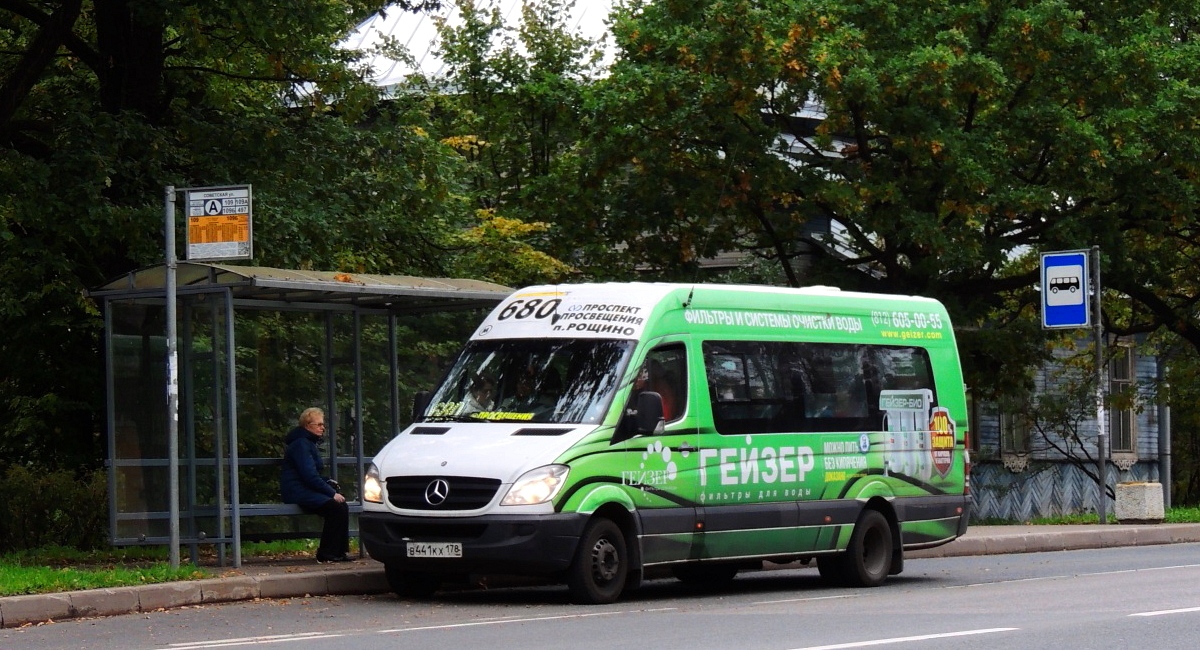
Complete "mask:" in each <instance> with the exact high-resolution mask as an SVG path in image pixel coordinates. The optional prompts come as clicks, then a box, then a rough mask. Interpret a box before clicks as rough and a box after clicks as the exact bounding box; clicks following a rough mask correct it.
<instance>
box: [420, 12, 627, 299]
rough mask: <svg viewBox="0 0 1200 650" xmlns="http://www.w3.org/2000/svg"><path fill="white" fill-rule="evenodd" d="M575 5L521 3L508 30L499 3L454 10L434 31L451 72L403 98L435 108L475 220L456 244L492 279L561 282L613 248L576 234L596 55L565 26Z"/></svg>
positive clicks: (468, 260)
mask: <svg viewBox="0 0 1200 650" xmlns="http://www.w3.org/2000/svg"><path fill="white" fill-rule="evenodd" d="M573 5H574V2H573V1H572V0H543V1H540V2H529V3H522V6H521V16H520V19H519V20H518V21H516V22H512V21H507V22H506V20H505V19H504V18H503V17H502V16H501V15H500V7H499V5H498V4H497V3H496V2H494V1H493V2H486V3H476V2H469V1H466V0H460V1H458V2H456V3H455V6H456V8H457V10H458V12H459V15H460V16H461V17H462V20H461V23H460V24H458V25H457V26H455V25H451V24H448V23H443V24H442V25H441V27H440V29H439V33H440V38H441V44H440V46H439V48H438V52H437V54H438V56H439V57H440V58H441V60H442V61H443V62H444V63H445V69H446V72H445V74H443V75H441V76H438V77H435V78H424V77H421V76H416V77H414V78H413V79H412V80H411V81H410V82H409V83H408V84H407V85H406V86H405V87H404V88H403V90H402V92H401V93H399V97H398V98H397V102H400V103H404V102H426V103H428V104H429V105H430V106H431V108H430V109H429V112H430V113H431V114H432V115H435V116H436V117H437V119H436V120H435V122H434V124H433V126H432V129H433V130H434V134H435V136H436V137H438V138H440V139H441V140H442V141H443V142H445V143H447V144H449V145H450V146H452V147H454V148H455V150H457V151H458V152H459V153H460V155H461V156H462V160H463V162H464V164H465V175H464V179H465V181H466V183H467V184H468V187H469V189H468V193H467V197H466V198H467V200H468V201H469V202H470V204H471V206H472V207H473V208H474V209H475V210H476V214H477V216H478V219H479V221H478V223H477V225H476V226H475V227H474V228H472V229H471V230H470V231H469V232H466V233H464V234H463V235H462V237H460V238H459V241H460V242H461V244H462V246H463V249H464V251H465V255H464V256H463V258H462V261H463V262H464V263H465V264H467V265H469V267H470V268H472V269H475V270H476V271H477V272H482V273H483V274H484V276H485V277H487V278H488V279H490V280H493V281H496V282H500V283H505V284H512V285H523V284H531V283H536V282H545V281H559V280H561V279H563V278H565V277H568V276H569V275H571V274H572V273H575V270H574V269H573V268H571V267H570V266H569V265H568V264H567V263H564V262H561V261H559V259H560V258H561V259H563V260H568V261H569V260H571V259H572V258H573V257H574V256H575V252H576V249H577V248H578V247H588V248H592V249H596V248H603V247H605V246H606V245H607V243H606V242H604V241H603V240H602V239H601V238H598V237H596V233H595V232H591V233H578V234H581V235H582V236H579V237H574V236H571V234H573V233H574V231H569V228H570V224H571V223H572V219H573V215H574V212H575V211H574V206H573V205H571V204H570V202H569V201H567V200H566V197H569V196H573V192H571V190H570V189H569V188H568V187H566V186H567V185H571V184H574V183H575V182H576V177H577V175H578V164H579V157H578V151H577V147H578V143H579V141H580V138H581V132H580V121H581V113H582V111H583V110H584V107H583V101H584V96H585V94H586V92H587V89H588V86H589V85H590V84H591V83H592V82H594V80H595V78H596V75H597V74H598V72H599V70H598V67H597V63H598V61H599V59H600V54H601V53H600V51H599V50H598V47H597V44H596V43H593V42H591V41H589V40H588V39H587V38H585V37H583V36H582V35H580V34H578V33H576V32H575V31H574V30H573V29H572V28H571V27H570V25H569V24H568V18H569V14H570V10H571V8H572V6H573ZM564 233H566V234H564ZM563 242H565V243H563ZM556 243H563V245H561V246H557V247H556V246H555V244H556Z"/></svg>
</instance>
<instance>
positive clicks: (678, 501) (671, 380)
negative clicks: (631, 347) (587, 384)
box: [618, 336, 699, 565]
mask: <svg viewBox="0 0 1200 650" xmlns="http://www.w3.org/2000/svg"><path fill="white" fill-rule="evenodd" d="M685 338H686V337H678V336H676V337H665V338H663V339H661V340H660V341H658V342H657V343H656V344H655V346H654V347H653V348H651V350H650V351H649V352H648V353H647V354H646V357H645V359H644V360H643V361H642V363H641V364H640V365H639V366H638V370H637V374H635V375H634V377H633V380H632V381H633V387H632V390H631V391H630V393H629V404H628V405H627V406H626V410H627V412H628V410H629V409H632V408H633V407H634V404H635V403H636V400H637V395H638V394H639V393H640V392H642V391H653V392H656V393H658V394H659V395H660V396H661V397H662V403H663V418H664V420H665V424H664V427H663V430H662V431H660V432H654V433H649V434H640V435H635V436H633V437H632V438H630V439H628V440H625V441H623V442H621V443H618V444H620V445H623V446H624V454H623V456H624V462H623V463H622V464H623V467H624V469H623V471H622V481H621V482H622V484H623V485H624V487H625V489H626V490H627V491H629V493H630V494H631V496H632V497H633V499H634V502H635V503H636V504H637V512H638V516H639V518H640V520H641V528H642V540H641V541H642V562H643V564H647V565H653V564H662V563H668V562H677V561H680V560H685V559H688V558H689V557H691V556H692V552H693V551H692V549H693V545H694V543H695V537H696V534H697V533H696V523H697V516H696V507H697V501H696V499H697V487H698V485H699V478H698V467H699V465H698V459H699V456H698V454H696V453H695V451H696V425H695V422H694V415H693V413H694V408H693V407H692V404H691V399H690V397H691V393H692V390H691V387H690V386H689V384H690V381H689V375H688V364H687V351H686V347H685V341H684V340H685Z"/></svg>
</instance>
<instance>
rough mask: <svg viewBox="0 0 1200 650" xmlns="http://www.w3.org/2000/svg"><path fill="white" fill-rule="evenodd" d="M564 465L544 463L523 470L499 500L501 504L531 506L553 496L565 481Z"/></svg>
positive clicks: (566, 470)
mask: <svg viewBox="0 0 1200 650" xmlns="http://www.w3.org/2000/svg"><path fill="white" fill-rule="evenodd" d="M569 470H570V468H569V467H567V466H566V465H546V466H545V467H539V468H537V469H531V470H529V471H528V472H525V474H524V475H522V476H521V478H519V479H517V480H516V482H515V483H513V485H512V487H511V488H509V489H508V494H506V495H504V500H503V501H501V502H500V505H502V506H532V505H537V504H539V503H545V502H547V501H549V500H551V499H553V498H554V495H556V494H558V491H559V490H560V489H562V486H563V484H564V483H566V482H567V472H568V471H569Z"/></svg>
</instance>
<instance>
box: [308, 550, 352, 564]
mask: <svg viewBox="0 0 1200 650" xmlns="http://www.w3.org/2000/svg"><path fill="white" fill-rule="evenodd" d="M353 561H354V558H352V557H350V556H349V555H346V554H345V553H342V554H341V555H335V556H333V557H321V556H320V555H318V556H317V564H325V563H328V562H353Z"/></svg>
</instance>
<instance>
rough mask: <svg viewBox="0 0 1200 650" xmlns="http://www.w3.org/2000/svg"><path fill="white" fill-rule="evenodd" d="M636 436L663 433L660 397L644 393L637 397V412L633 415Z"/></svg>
mask: <svg viewBox="0 0 1200 650" xmlns="http://www.w3.org/2000/svg"><path fill="white" fill-rule="evenodd" d="M634 418H635V420H634V421H635V422H636V425H637V432H638V435H646V434H649V433H662V432H663V424H664V420H663V403H662V395H659V394H658V393H656V392H654V391H650V390H648V391H645V392H642V393H639V394H638V396H637V412H636V413H634Z"/></svg>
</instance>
